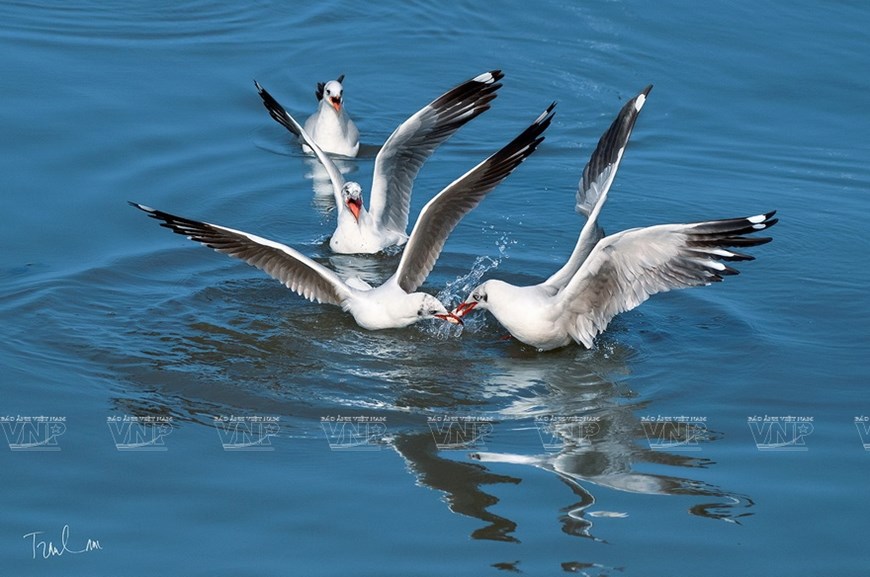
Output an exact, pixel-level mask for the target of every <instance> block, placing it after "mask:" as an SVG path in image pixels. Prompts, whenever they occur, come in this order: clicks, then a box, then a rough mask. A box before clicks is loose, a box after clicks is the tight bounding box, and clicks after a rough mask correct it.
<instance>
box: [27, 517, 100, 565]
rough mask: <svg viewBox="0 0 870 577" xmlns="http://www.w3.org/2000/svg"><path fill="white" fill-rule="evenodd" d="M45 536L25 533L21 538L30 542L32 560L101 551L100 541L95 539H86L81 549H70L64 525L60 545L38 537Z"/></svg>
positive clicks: (40, 532) (67, 531)
mask: <svg viewBox="0 0 870 577" xmlns="http://www.w3.org/2000/svg"><path fill="white" fill-rule="evenodd" d="M43 534H45V531H31V532H30V533H26V534H25V535H24V536H23V538H24V539H30V540H31V548H32V550H33V558H34V559H36V557H37V555H40V556H42V558H43V559H48V558H49V557H60V556H62V555H64V554H65V553H68V554H70V555H79V554H81V553H88V552H90V551H98V550H101V549H102V547H101V546H100V541H99V540H97V539H88V540H87V541H86V542H85V544H84V546H83V547H82V548H81V549H71V548H70V547H71V545H70V540H69V525H64V526H63V529H62V530H61V532H60V544H59V545H55V544H54V543H52V542H51V541H45V540H43V539H42V538H41V537H40V535H43Z"/></svg>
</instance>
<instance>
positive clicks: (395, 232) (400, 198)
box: [254, 70, 504, 254]
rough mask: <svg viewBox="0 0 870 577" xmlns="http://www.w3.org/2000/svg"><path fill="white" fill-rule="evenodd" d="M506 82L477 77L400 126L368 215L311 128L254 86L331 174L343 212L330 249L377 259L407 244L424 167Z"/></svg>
mask: <svg viewBox="0 0 870 577" xmlns="http://www.w3.org/2000/svg"><path fill="white" fill-rule="evenodd" d="M503 76H504V75H503V74H502V73H501V71H499V70H493V71H490V72H486V73H484V74H481V75H479V76H476V77H474V78H472V79H471V80H469V81H467V82H464V83H462V84H460V85H459V86H457V87H455V88H453V89H452V90H450V91H448V92H446V93H445V94H443V95H442V96H440V97H438V98H437V99H435V100H434V101H432V102H431V103H429V104H427V105H426V106H424V107H423V108H422V109H421V110H419V111H418V112H417V113H416V114H414V115H413V116H411V117H410V118H408V119H407V120H406V121H405V122H403V123H402V124H400V125H399V127H398V128H396V130H395V131H394V132H393V133H392V134H391V135H390V137H389V138H388V139H387V141H386V142H385V143H384V146H383V147H382V148H381V150H380V151H379V152H378V154H377V156H376V157H375V166H374V174H373V176H372V187H371V202H370V205H369V208H368V210H366V208H365V206H364V204H363V197H362V187H361V186H360V185H359V183H356V182H353V181H349V182H345V180H344V177H343V176H342V174H341V171H340V170H339V169H338V167H336V165H335V163H334V162H333V161H332V159H331V158H329V156H327V155H326V154H324V153H323V151H322V150H321V149H320V147H319V146H318V145H317V143H316V142H315V141H314V139H312V138H311V135H309V134H308V131H307V127H306V129H303V128H302V127H301V126H300V125H299V123H298V122H296V120H295V119H294V118H293V117H292V116H290V115H289V114H288V113H287V111H286V110H284V108H283V107H282V106H281V105H280V104H279V103H278V102H277V101H276V100H275V99H274V98H273V97H272V95H270V94H269V93H268V92H266V90H265V89H264V88H263V87H262V86H260V84H259V83H257V82H256V81H254V84H255V85H256V87H257V91H258V92H259V93H260V97H261V98H262V99H263V104H264V105H265V106H266V108H267V109H268V110H269V113H270V114H271V115H272V118H274V119H275V120H277V121H278V122H280V123H281V124H282V125H283V126H285V127H286V128H287V129H288V130H289V131H290V132H292V133H293V134H295V135H297V136H298V137H300V138H301V139H302V140H303V142H305V143H306V144H307V145H308V146H309V147H310V148H311V150H312V151H313V152H314V154H315V155H317V159H318V160H319V161H320V163H321V164H322V165H323V167H324V168H325V169H326V171H327V173H328V174H329V179H330V181H331V182H332V189H333V193H334V195H335V204H336V208H337V214H336V227H335V232H334V233H333V235H332V238H331V239H330V240H329V247H330V248H331V249H332V251H333V252H337V253H343V254H359V253H367V254H373V253H376V252H380V251H381V250H383V249H385V248H387V247H390V246H395V245H398V246H401V245H403V244H405V242H407V240H408V235H407V234H406V233H405V230H406V229H407V227H408V211H409V207H410V202H411V189H412V188H413V185H414V179H415V178H416V177H417V173H418V172H419V171H420V167H421V166H422V165H423V163H424V162H425V161H426V159H428V158H429V157H430V156H431V155H432V153H433V152H434V151H435V149H436V148H437V147H438V146H439V145H440V144H441V143H443V142H444V141H445V140H447V139H448V138H450V136H452V135H453V134H454V133H455V132H456V131H457V130H459V129H460V128H461V127H462V126H463V125H464V124H466V123H467V122H469V121H470V120H472V119H474V118H476V117H477V116H478V115H479V114H481V113H483V112H484V111H486V110H489V106H490V104H489V103H490V102H491V101H492V100H493V99H494V98H495V97H496V94H495V93H496V91H497V90H498V89H499V88H501V84H500V83H499V82H498V81H499V80H500V79H501V78H502V77H503Z"/></svg>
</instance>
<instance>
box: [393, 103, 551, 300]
mask: <svg viewBox="0 0 870 577" xmlns="http://www.w3.org/2000/svg"><path fill="white" fill-rule="evenodd" d="M555 106H556V103H555V102H554V103H553V104H551V105H550V106H549V107H548V108H547V110H545V111H544V113H543V114H541V115H540V116H539V117H538V118H537V119H536V120H535V122H534V123H533V124H532V125H531V126H529V127H528V128H526V129H525V130H524V131H523V132H522V133H521V134H520V135H519V136H517V137H516V138H515V139H513V140H512V141H511V142H510V143H508V144H507V145H505V146H504V147H503V148H502V149H501V150H499V151H498V152H496V153H495V154H493V155H492V156H490V157H489V158H487V159H486V160H484V161H483V162H481V163H480V164H478V165H477V166H475V167H474V168H473V169H471V170H470V171H468V172H466V173H465V174H464V175H463V176H461V177H460V178H458V179H457V180H455V181H453V182H452V183H451V184H450V185H449V186H447V187H446V188H445V189H444V190H442V191H441V192H439V193H438V194H437V195H436V196H435V197H434V198H433V199H432V200H430V201H429V202H428V203H427V204H426V206H424V207H423V210H422V211H421V212H420V216H419V218H418V219H417V223H416V224H415V225H414V230H413V231H411V236H410V237H409V238H408V243H407V244H406V245H405V250H404V252H403V253H402V259H401V261H399V267H398V269H397V270H396V274H395V278H396V280H397V282H398V283H399V286H401V287H402V289H404V290H405V291H406V292H409V293H410V292H414V291H415V290H417V288H418V287H419V286H420V285H422V284H423V281H425V280H426V277H427V276H428V275H429V273H430V272H431V271H432V267H434V266H435V261H437V260H438V256H439V255H440V254H441V249H442V248H444V243H445V242H446V241H447V237H448V236H449V235H450V233H451V232H452V231H453V229H454V228H455V227H456V225H457V224H458V223H459V221H460V220H461V219H462V217H463V216H465V215H466V214H468V213H469V212H470V211H471V210H472V209H473V208H474V207H476V206H477V205H478V204H480V201H482V200H483V198H484V197H485V196H486V195H487V194H488V193H489V192H491V191H492V190H493V189H494V188H495V187H496V186H498V184H499V183H500V182H501V181H502V180H504V179H505V178H506V177H507V176H508V175H509V174H510V173H511V172H513V170H514V169H515V168H516V167H517V166H519V165H520V164H521V163H522V162H523V161H524V160H525V159H526V158H528V157H529V155H531V154H532V153H533V152H534V151H535V149H537V147H538V145H539V144H540V143H541V142H542V141H543V140H544V137H543V136H542V134H543V133H544V130H546V129H547V127H548V126H549V125H550V122H551V121H552V119H553V108H554V107H555Z"/></svg>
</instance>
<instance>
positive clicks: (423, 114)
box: [369, 70, 504, 234]
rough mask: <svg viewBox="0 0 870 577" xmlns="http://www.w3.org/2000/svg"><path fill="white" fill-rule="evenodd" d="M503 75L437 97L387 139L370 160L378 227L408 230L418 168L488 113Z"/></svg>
mask: <svg viewBox="0 0 870 577" xmlns="http://www.w3.org/2000/svg"><path fill="white" fill-rule="evenodd" d="M503 76H504V74H502V73H501V71H500V70H492V71H490V72H486V73H484V74H481V75H479V76H477V77H475V78H472V79H471V80H469V81H467V82H464V83H463V84H460V85H459V86H456V87H455V88H453V89H452V90H450V91H448V92H446V93H445V94H443V95H441V96H440V97H438V98H437V99H435V100H434V101H432V102H431V103H429V104H428V105H426V106H425V107H423V108H422V109H421V110H419V111H418V112H417V113H415V114H414V115H413V116H411V117H410V118H408V119H407V120H406V121H405V122H403V123H402V124H401V125H399V127H398V128H396V130H395V131H394V132H393V133H392V134H391V135H390V137H389V138H388V139H387V141H386V142H385V143H384V146H383V147H382V148H381V150H380V152H379V153H378V155H377V157H376V158H375V167H374V176H373V179H372V189H371V200H370V202H369V206H370V208H369V212H370V214H371V215H372V217H373V218H374V219H375V222H377V223H378V224H379V226H380V227H381V228H384V229H387V230H392V231H395V232H398V233H401V234H404V233H405V230H406V229H407V227H408V213H409V210H410V202H411V190H412V188H413V186H414V179H415V178H417V173H418V172H420V167H421V166H422V165H423V163H424V162H425V161H426V159H428V158H429V157H430V156H432V153H433V152H434V151H435V149H436V148H438V146H439V145H441V143H443V142H444V141H445V140H447V139H448V138H450V137H451V136H452V135H453V134H454V133H455V132H456V131H457V130H459V129H460V128H461V127H462V126H463V125H465V124H466V123H468V122H469V121H471V120H472V119H474V118H476V117H477V116H478V115H480V114H481V113H483V112H485V111H486V110H489V107H490V104H489V103H490V102H491V101H492V100H493V99H494V98H495V97H496V91H497V90H498V89H499V88H501V84H500V83H499V82H498V81H499V80H501V78H502V77H503Z"/></svg>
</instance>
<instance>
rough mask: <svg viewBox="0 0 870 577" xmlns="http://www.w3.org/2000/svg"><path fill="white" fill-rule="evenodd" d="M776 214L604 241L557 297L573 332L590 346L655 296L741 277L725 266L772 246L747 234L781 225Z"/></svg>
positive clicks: (660, 228)
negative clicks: (759, 247)
mask: <svg viewBox="0 0 870 577" xmlns="http://www.w3.org/2000/svg"><path fill="white" fill-rule="evenodd" d="M774 214H775V211H774V212H769V213H766V214H760V215H757V216H750V217H746V218H734V219H727V220H713V221H708V222H700V223H693V224H664V225H657V226H650V227H647V228H635V229H631V230H626V231H623V232H620V233H617V234H614V235H611V236H607V237H605V238H603V239H602V240H601V241H600V242H599V243H598V244H597V245H595V248H594V249H593V250H592V252H591V253H590V254H589V257H588V258H587V259H586V261H585V262H584V263H583V265H582V266H581V267H580V270H579V271H577V274H576V275H575V276H574V278H573V279H571V282H570V283H568V285H567V286H566V287H565V288H564V289H563V291H562V292H561V293H560V294H559V295H558V296H557V297H556V298H557V299H560V300H561V305H562V306H563V307H564V309H565V312H564V314H563V317H562V318H563V322H565V323H567V325H566V329H567V331H568V333H569V334H570V335H571V336H572V337H573V338H574V339H575V340H577V341H579V342H582V343H583V344H584V345H586V346H587V347H591V346H592V341H593V339H594V338H595V335H597V334H598V333H600V332H602V331H604V329H605V328H607V325H608V323H609V322H610V320H611V319H612V318H613V317H615V316H616V315H617V314H619V313H621V312H624V311H628V310H631V309H633V308H635V307H636V306H638V305H639V304H641V303H642V302H644V301H645V300H647V299H648V298H649V297H650V296H652V295H654V294H656V293H660V292H666V291H670V290H673V289H680V288H687V287H692V286H700V285H707V284H710V283H713V282H718V281H721V280H722V279H723V278H724V277H725V276H727V275H734V274H738V271H737V270H735V269H733V268H731V267H730V266H728V265H726V264H723V263H722V262H721V261H743V260H753V259H754V257H752V256H749V255H746V254H742V253H739V252H735V251H733V250H731V248H732V247H751V246H756V245H760V244H764V243H766V242H770V240H771V239H770V238H769V237H748V236H744V235H749V234H753V233H757V232H759V231H762V230H766V229H768V228H770V227H771V226H773V225H774V224H776V222H777V219H775V218H773V216H774Z"/></svg>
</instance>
